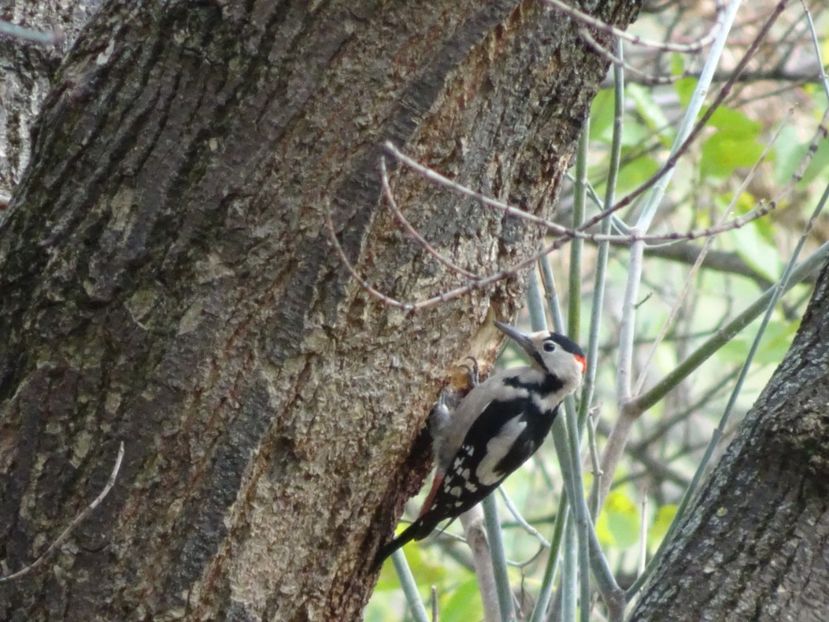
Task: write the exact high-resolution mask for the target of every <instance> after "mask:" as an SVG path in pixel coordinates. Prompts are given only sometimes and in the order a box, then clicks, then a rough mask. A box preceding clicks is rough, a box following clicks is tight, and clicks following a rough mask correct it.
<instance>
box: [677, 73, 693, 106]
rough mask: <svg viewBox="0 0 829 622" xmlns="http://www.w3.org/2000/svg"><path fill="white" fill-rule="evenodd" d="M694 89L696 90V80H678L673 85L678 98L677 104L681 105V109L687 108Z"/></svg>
mask: <svg viewBox="0 0 829 622" xmlns="http://www.w3.org/2000/svg"><path fill="white" fill-rule="evenodd" d="M695 88H697V79H696V78H680V79H679V80H677V81H676V82H675V83H674V89H675V90H676V95H677V97H679V103H680V104H682V107H683V108H687V107H688V104H689V103H690V102H691V95H693V94H694V89H695Z"/></svg>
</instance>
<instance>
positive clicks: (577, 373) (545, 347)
mask: <svg viewBox="0 0 829 622" xmlns="http://www.w3.org/2000/svg"><path fill="white" fill-rule="evenodd" d="M495 326H497V327H498V329H499V330H500V331H501V332H502V333H504V334H505V335H506V336H507V337H509V338H510V339H512V340H513V341H514V342H515V343H517V344H518V345H519V346H521V348H522V349H523V350H524V352H526V353H527V356H529V357H530V361H532V364H533V367H536V368H538V369H539V370H541V371H542V372H544V373H545V374H552V375H554V376H556V377H558V378H559V380H561V381H562V382H564V383H565V384H567V385H569V386H572V387H574V388H575V387H576V386H578V385H579V384H580V383H581V379H582V376H583V375H584V371H585V369H586V368H587V359H586V358H585V356H584V352H583V351H582V349H581V348H580V347H579V346H578V345H577V344H576V343H575V342H574V341H573V340H572V339H570V338H569V337H565V336H564V335H560V334H558V333H553V332H548V331H545V330H542V331H539V332H537V333H529V334H524V333H522V332H521V331H519V330H518V329H516V328H514V327H512V326H510V325H509V324H505V323H504V322H499V321H497V320H496V321H495Z"/></svg>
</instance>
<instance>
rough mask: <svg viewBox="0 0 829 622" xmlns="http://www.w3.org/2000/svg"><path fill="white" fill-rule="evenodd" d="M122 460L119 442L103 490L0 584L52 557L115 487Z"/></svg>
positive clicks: (122, 453)
mask: <svg viewBox="0 0 829 622" xmlns="http://www.w3.org/2000/svg"><path fill="white" fill-rule="evenodd" d="M123 458H124V442H123V441H121V444H120V445H119V446H118V455H117V456H115V465H114V466H113V467H112V473H110V474H109V479H108V480H107V483H106V486H104V488H103V490H101V492H100V493H99V494H98V496H97V497H95V499H94V500H93V501H92V503H90V504H89V505H88V506H86V507H85V508H84V509H83V511H82V512H81V513H80V514H78V515H77V516H76V517H75V518H74V519H72V522H71V523H69V526H68V527H67V528H66V529H64V530H63V531H62V532H61V534H60V535H59V536H58V537H57V538H56V539H55V541H54V542H52V544H50V545H49V547H48V548H47V549H46V550H45V551H43V553H41V554H40V555H39V556H38V558H37V559H36V560H35V561H33V562H32V563H31V564H29V565H28V566H25V567H24V568H21V569H20V570H18V571H17V572H15V573H12V574H10V575H6V576H5V577H0V583H5V582H6V581H14V580H16V579H19V578H21V577H25V576H26V575H27V574H29V573H31V572H34V571H35V570H37V569H38V568H40V567H41V566H42V565H43V564H45V563H46V561H47V560H48V559H49V558H50V557H51V556H52V554H54V553H55V551H57V550H58V549H59V548H60V547H61V545H62V544H63V543H64V542H66V540H67V539H68V538H69V536H70V535H72V532H73V531H74V530H75V528H76V527H77V526H78V525H79V524H80V523H81V522H82V521H83V520H84V519H85V518H86V517H87V516H89V514H90V513H91V512H92V511H93V510H94V509H95V508H96V507H98V506H99V505H100V504H101V501H103V500H104V499H105V498H106V496H107V495H108V494H109V491H110V490H112V487H113V486H114V485H115V479H116V478H117V477H118V472H119V471H120V470H121V461H122V460H123Z"/></svg>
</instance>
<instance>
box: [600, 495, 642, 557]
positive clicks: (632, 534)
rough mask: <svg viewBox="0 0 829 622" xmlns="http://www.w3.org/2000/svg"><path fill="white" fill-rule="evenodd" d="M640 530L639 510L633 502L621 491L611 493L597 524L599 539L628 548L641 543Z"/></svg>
mask: <svg viewBox="0 0 829 622" xmlns="http://www.w3.org/2000/svg"><path fill="white" fill-rule="evenodd" d="M639 528H640V516H639V510H638V508H637V506H636V504H635V503H634V502H633V500H632V499H631V498H630V497H628V496H627V495H626V494H625V493H624V492H622V491H620V490H614V491H613V492H611V493H610V494H609V495H608V496H607V500H606V501H605V504H604V508H603V509H602V513H601V514H600V515H599V520H598V521H597V524H596V532H597V535H598V536H599V539H600V540H602V541H603V542H607V543H609V544H613V545H615V546H617V547H620V548H627V547H629V546H633V545H634V544H636V543H637V542H638V541H639Z"/></svg>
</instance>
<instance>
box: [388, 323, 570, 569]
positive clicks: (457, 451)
mask: <svg viewBox="0 0 829 622" xmlns="http://www.w3.org/2000/svg"><path fill="white" fill-rule="evenodd" d="M495 325H496V326H497V327H498V328H499V329H500V330H501V331H502V332H503V333H504V334H506V335H507V336H508V337H509V338H510V339H512V340H513V341H514V342H515V343H516V344H518V345H519V346H521V348H522V349H523V350H524V351H525V352H526V353H527V356H529V358H530V362H531V365H530V366H528V367H513V368H511V369H504V370H501V371H498V372H496V373H495V374H493V375H491V376H490V377H489V378H487V379H486V381H484V382H483V383H481V384H478V385H477V386H475V387H474V388H473V389H472V390H471V391H470V392H469V393H468V394H467V395H466V396H465V397H464V398H463V399H462V400H461V401H460V403H459V404H458V405H457V408H455V409H454V412H450V408H449V406H448V405H447V404H446V403H445V402H444V399H443V398H442V399H441V400H440V401H439V402H438V404H437V405H436V406H435V408H434V409H433V410H432V413H431V415H430V422H429V429H430V432H431V434H432V442H433V448H434V452H435V462H436V469H435V476H434V479H433V482H432V488H431V490H430V491H429V494H428V495H427V497H426V500H425V501H424V503H423V507H422V508H421V510H420V514H419V515H418V517H417V519H416V520H415V521H414V522H413V523H412V524H411V525H409V527H407V528H406V530H405V531H403V533H401V534H400V535H399V536H398V537H397V538H395V539H393V540H392V541H391V542H389V543H387V544H385V545H384V546H382V547H380V550H379V551H378V553H377V557H376V559H375V566H379V565H380V564H382V562H383V560H385V559H386V558H387V557H388V556H389V555H391V554H392V553H393V552H394V551H396V550H397V549H399V548H400V547H401V546H403V545H404V544H406V543H407V542H409V541H411V540H422V539H423V538H425V537H426V536H427V535H429V533H431V531H432V530H433V529H434V528H435V527H436V526H437V525H438V523H440V522H442V521H444V520H446V519H453V518H455V517H457V516H459V515H460V514H463V513H464V512H466V511H467V510H468V509H470V508H471V507H473V506H474V505H475V504H476V503H478V502H479V501H481V500H482V499H483V498H484V497H486V496H487V495H489V493H491V492H492V491H493V490H495V489H496V488H497V487H498V485H499V484H500V483H501V482H502V481H504V479H505V478H506V477H507V476H508V475H509V474H510V473H512V472H513V471H515V470H516V469H517V468H518V467H519V466H521V465H522V464H523V463H524V462H525V461H526V460H527V459H528V458H529V457H530V456H531V455H533V453H535V451H536V450H537V449H538V448H539V447H540V446H541V443H542V442H543V441H544V437H545V436H547V433H548V432H549V431H550V427H551V426H552V425H553V421H554V420H555V417H556V414H557V413H558V408H559V405H560V404H561V402H562V401H563V400H564V398H565V397H566V396H567V395H569V394H570V393H572V392H573V391H575V390H576V388H577V387H578V386H579V384H580V383H581V380H582V376H583V375H584V370H585V367H586V360H585V357H584V352H582V350H581V348H579V346H578V345H576V344H575V343H574V342H573V341H571V340H570V339H568V338H567V337H565V336H564V335H560V334H558V333H553V332H547V331H541V332H537V333H532V334H528V335H525V334H524V333H522V332H520V331H518V330H517V329H515V328H513V327H512V326H510V325H509V324H504V323H503V322H499V321H496V322H495Z"/></svg>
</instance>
